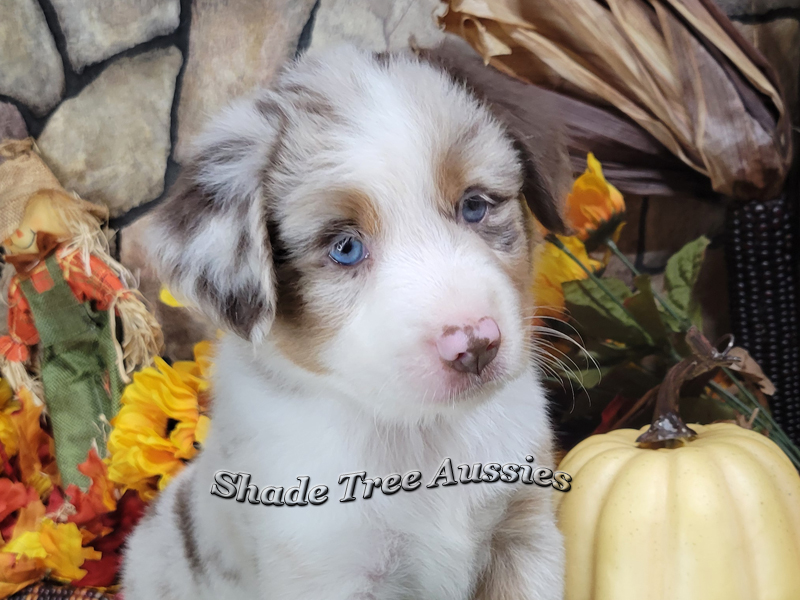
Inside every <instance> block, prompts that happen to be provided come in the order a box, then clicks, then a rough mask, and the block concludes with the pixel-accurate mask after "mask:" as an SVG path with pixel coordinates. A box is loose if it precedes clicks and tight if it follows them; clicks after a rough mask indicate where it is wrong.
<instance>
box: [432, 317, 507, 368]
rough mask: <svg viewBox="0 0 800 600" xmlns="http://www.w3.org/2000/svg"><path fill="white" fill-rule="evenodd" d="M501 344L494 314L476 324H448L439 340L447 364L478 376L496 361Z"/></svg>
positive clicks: (437, 345)
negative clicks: (492, 316)
mask: <svg viewBox="0 0 800 600" xmlns="http://www.w3.org/2000/svg"><path fill="white" fill-rule="evenodd" d="M499 347H500V328H499V327H498V326H497V323H496V322H495V320H494V319H492V318H491V317H484V318H482V319H481V320H480V321H478V323H477V324H476V325H461V326H457V327H456V326H450V327H445V328H444V331H443V332H442V335H441V336H440V337H439V339H438V340H437V341H436V348H437V349H438V350H439V356H440V357H441V358H442V361H444V363H445V364H447V365H448V366H450V367H451V368H453V369H455V370H456V371H461V372H462V373H475V374H476V375H480V374H481V371H483V369H484V367H486V365H488V364H489V363H490V362H492V360H494V357H495V356H497V349H498V348H499Z"/></svg>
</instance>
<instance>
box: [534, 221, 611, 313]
mask: <svg viewBox="0 0 800 600" xmlns="http://www.w3.org/2000/svg"><path fill="white" fill-rule="evenodd" d="M557 237H558V239H559V240H561V243H562V244H564V246H566V248H567V249H568V250H569V251H570V252H572V254H573V255H574V256H575V257H576V258H578V260H580V261H581V263H583V264H584V265H585V266H586V267H587V268H588V269H590V270H591V271H597V270H598V269H599V268H600V267H601V266H602V263H601V262H599V261H596V260H594V259H592V258H589V255H588V254H587V253H586V248H585V247H584V245H583V242H581V240H580V239H578V238H577V237H575V236H570V237H566V236H557ZM587 277H588V275H587V274H586V272H585V271H584V270H583V269H581V267H580V266H579V265H578V264H577V263H576V262H575V261H574V260H572V258H570V257H569V256H568V255H567V253H566V252H564V251H563V250H561V249H559V248H558V247H556V246H555V245H554V244H552V243H550V242H547V241H546V242H544V243H543V244H540V245H539V247H538V248H537V250H536V255H535V257H534V279H533V290H532V293H533V298H534V300H535V302H536V306H537V309H536V315H537V316H551V317H557V318H562V319H563V318H564V290H563V289H562V287H561V284H563V283H565V282H567V281H575V280H578V279H586V278H587Z"/></svg>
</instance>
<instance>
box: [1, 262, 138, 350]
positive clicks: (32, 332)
mask: <svg viewBox="0 0 800 600" xmlns="http://www.w3.org/2000/svg"><path fill="white" fill-rule="evenodd" d="M56 258H57V259H58V265H59V266H60V267H61V272H62V273H63V274H64V280H65V281H66V282H67V284H68V285H69V287H70V289H72V293H73V294H75V297H76V298H77V299H78V301H79V302H86V301H91V302H93V303H94V307H95V309H96V310H100V311H102V310H108V307H109V306H110V305H111V302H112V301H113V300H114V298H116V297H120V296H124V293H121V292H123V291H124V290H125V287H124V286H123V285H122V282H121V281H120V280H119V278H118V277H117V276H116V275H115V274H114V272H113V271H112V270H111V269H110V268H109V267H108V265H106V264H105V263H104V262H103V261H102V260H100V259H99V258H97V257H95V256H91V257H90V260H89V267H90V271H91V275H87V274H86V269H85V268H84V264H83V261H82V260H81V257H80V253H79V252H78V251H72V252H65V248H64V247H63V246H60V247H59V248H58V249H57V250H56ZM28 264H29V263H28ZM23 276H24V277H30V279H31V283H33V287H34V288H35V289H36V290H37V291H38V292H46V291H47V290H49V289H50V288H51V287H52V286H53V281H52V278H51V277H50V273H48V272H47V266H46V265H45V263H44V260H40V261H39V262H38V264H36V266H34V267H33V268H32V269H30V270H29V271H28V272H27V273H25V274H24V275H23ZM19 279H20V275H19V274H17V275H14V278H13V279H12V280H11V285H10V286H9V288H8V335H4V336H2V337H0V354H2V355H3V356H5V357H6V359H8V360H9V361H12V362H25V361H27V360H28V358H29V357H30V349H29V347H30V346H34V345H36V344H38V343H39V332H38V331H36V325H35V323H34V322H33V315H32V314H31V310H30V307H29V306H28V301H27V300H26V299H25V295H24V294H23V293H22V290H21V289H20V286H19Z"/></svg>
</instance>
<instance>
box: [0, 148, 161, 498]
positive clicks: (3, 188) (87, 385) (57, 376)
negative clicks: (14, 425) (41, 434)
mask: <svg viewBox="0 0 800 600" xmlns="http://www.w3.org/2000/svg"><path fill="white" fill-rule="evenodd" d="M107 216H108V211H107V209H105V207H102V206H99V205H97V204H93V203H91V202H86V201H84V200H81V199H79V198H78V197H77V196H74V195H72V194H69V193H67V191H66V190H65V189H64V188H63V187H62V186H61V185H60V184H59V182H58V180H57V179H56V178H55V176H54V175H53V174H52V173H51V172H50V170H49V169H48V168H47V166H46V165H45V164H44V162H43V161H42V160H41V158H39V155H38V154H37V153H36V152H35V150H34V147H33V141H32V140H31V139H27V140H11V141H6V142H3V143H0V243H2V247H3V250H4V254H5V262H6V263H7V266H6V271H7V272H6V273H5V274H4V275H5V276H4V280H7V285H8V335H6V336H2V337H0V371H2V375H3V377H4V378H5V379H6V380H7V381H8V383H9V384H10V385H11V387H12V388H14V389H15V390H16V391H19V390H20V389H21V388H23V387H25V388H27V389H28V390H29V391H30V392H31V394H32V395H33V397H34V399H35V401H37V402H41V401H42V400H43V401H44V404H45V405H46V408H47V412H48V414H49V417H50V422H51V425H52V430H53V438H54V440H55V454H56V463H57V465H58V470H59V473H60V475H61V480H62V485H63V487H64V488H66V487H67V486H68V485H69V484H73V483H74V484H77V485H78V487H79V488H81V489H83V490H84V491H85V490H86V489H87V488H88V485H89V483H90V481H89V478H88V477H86V476H84V475H83V474H81V473H80V472H79V471H78V469H77V466H78V465H79V464H81V463H82V462H84V461H85V460H86V456H87V453H88V451H89V449H90V448H92V447H93V446H94V447H96V448H97V451H98V453H99V454H100V456H101V457H102V456H104V455H105V453H106V443H105V439H106V435H107V431H108V427H109V421H110V420H111V419H112V418H113V417H114V415H115V414H116V413H117V411H118V410H119V398H120V395H121V394H122V388H123V385H124V384H125V383H127V382H128V381H130V378H129V374H130V373H132V372H133V371H134V370H135V369H136V368H137V367H139V366H141V365H144V364H149V363H150V362H151V360H152V357H153V356H155V355H156V354H157V353H158V352H159V351H160V350H161V345H162V335H161V329H160V327H159V325H158V323H157V321H156V320H155V318H154V317H153V316H152V315H151V314H150V313H149V312H148V311H147V309H146V308H145V306H144V304H143V303H142V300H141V299H140V296H139V295H138V293H137V292H136V291H134V290H131V289H128V286H127V285H126V282H127V281H130V277H131V276H130V273H129V272H128V271H127V270H126V269H125V268H124V267H123V266H122V265H120V264H119V263H118V262H117V261H115V260H114V259H113V258H112V257H111V256H110V255H109V253H108V243H107V239H106V237H105V236H104V234H103V231H102V228H101V226H102V224H103V222H104V221H105V220H106V218H107ZM9 277H10V281H8V279H9ZM118 319H119V322H120V323H121V328H122V336H121V340H122V341H121V343H120V342H119V341H118V339H117V335H116V328H117V320H118Z"/></svg>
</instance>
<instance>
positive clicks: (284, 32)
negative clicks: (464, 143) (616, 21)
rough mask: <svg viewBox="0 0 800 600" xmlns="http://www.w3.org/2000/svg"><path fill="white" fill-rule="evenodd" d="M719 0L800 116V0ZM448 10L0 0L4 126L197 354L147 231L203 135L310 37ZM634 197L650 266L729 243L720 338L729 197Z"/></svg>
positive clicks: (174, 341) (419, 26)
mask: <svg viewBox="0 0 800 600" xmlns="http://www.w3.org/2000/svg"><path fill="white" fill-rule="evenodd" d="M719 1H720V5H721V6H722V8H723V9H724V10H725V11H726V12H727V13H728V14H729V15H731V18H732V19H733V20H734V22H736V23H737V26H738V27H739V28H740V30H741V31H742V32H743V33H744V34H745V36H746V37H748V39H750V40H751V41H752V42H753V43H754V44H755V45H756V46H757V47H758V48H759V49H761V50H762V52H763V53H764V54H765V56H766V57H767V58H768V59H769V60H770V61H771V62H772V63H773V64H774V65H775V67H776V69H777V71H778V73H779V76H780V78H781V81H782V82H783V85H784V87H785V89H786V90H787V96H788V99H789V105H790V107H791V109H792V111H793V114H794V115H795V116H797V114H798V108H800V107H798V72H799V71H800V20H798V19H799V18H800V0H719ZM441 8H442V5H441V4H440V2H439V0H113V1H112V0H0V123H3V124H4V125H3V126H4V127H6V128H7V129H8V131H6V132H2V131H0V135H4V134H5V135H9V134H11V135H13V136H14V137H22V136H23V135H25V131H26V130H27V132H29V133H30V134H31V135H33V136H34V137H35V138H36V139H37V143H38V145H39V147H40V149H41V151H42V153H43V155H44V157H45V159H46V160H47V162H48V163H49V164H50V166H51V168H52V169H53V170H54V172H55V173H56V174H57V175H58V176H59V178H60V179H61V181H62V182H63V183H64V185H65V186H66V187H68V188H71V189H74V190H75V191H76V192H78V193H79V194H81V196H83V197H84V198H86V199H88V200H91V201H94V202H101V203H104V204H106V205H108V206H109V208H110V210H111V214H112V220H111V226H112V229H114V230H116V231H118V235H117V242H118V243H117V249H118V252H119V254H120V256H121V259H122V260H123V262H124V263H126V264H127V265H128V266H130V267H131V268H132V269H134V270H135V271H137V272H138V273H139V275H140V279H141V288H142V291H143V292H144V293H145V295H146V296H147V297H148V298H149V299H150V300H151V301H152V302H153V305H154V306H155V307H156V311H157V314H158V316H159V318H160V319H161V321H162V322H163V323H164V326H165V329H166V330H167V331H166V333H167V340H168V349H167V354H168V356H170V357H172V358H184V357H187V356H188V355H189V354H190V351H191V344H192V343H193V342H194V341H195V340H196V339H198V338H200V337H204V336H208V335H213V331H211V330H210V328H209V327H208V324H207V323H204V322H201V321H198V320H197V319H196V318H195V317H191V316H189V315H188V314H187V313H186V311H185V310H183V309H175V308H169V307H166V306H164V305H163V304H160V303H158V302H157V301H156V297H157V293H158V283H157V282H156V281H155V279H154V278H153V274H152V273H151V272H150V271H149V270H148V269H147V265H146V263H145V262H144V260H143V252H142V248H141V247H140V246H139V245H138V240H139V239H140V235H139V232H140V231H141V229H142V228H143V227H144V226H145V225H146V218H147V217H146V214H147V212H148V210H149V209H150V208H151V207H153V206H154V205H155V204H157V203H158V201H159V200H160V199H161V198H162V197H163V195H164V193H165V190H167V189H168V188H169V186H170V185H171V183H172V182H173V181H174V180H175V177H176V175H177V173H178V171H179V169H180V163H181V161H182V160H184V159H185V157H186V155H187V152H188V148H189V144H190V143H191V140H192V137H193V136H194V135H195V134H196V133H197V132H198V131H199V130H200V128H201V127H202V125H203V123H204V121H205V120H206V119H207V118H208V116H209V115H211V114H213V113H214V112H215V111H217V110H218V109H219V108H220V107H222V106H223V105H224V104H226V103H227V102H228V101H229V100H230V99H231V98H233V97H236V96H239V95H241V94H243V93H246V92H248V91H249V90H251V89H253V88H255V87H257V86H262V85H265V84H267V83H269V82H270V80H271V79H272V77H274V75H275V73H276V71H277V70H278V69H279V68H280V66H281V65H282V64H283V63H284V62H285V61H286V60H288V59H290V58H291V57H293V56H294V55H296V54H297V53H298V52H301V51H303V50H304V49H306V48H308V47H312V48H322V47H325V46H330V45H333V44H336V43H339V42H342V41H345V40H347V41H354V42H356V43H358V44H359V45H361V46H363V47H366V48H368V49H371V50H376V51H384V50H393V49H398V48H400V47H403V46H406V45H408V44H409V43H410V41H411V40H413V41H414V43H415V44H416V45H419V46H427V45H432V44H434V43H436V42H437V41H438V40H439V39H440V37H441V35H442V34H441V33H440V32H439V30H438V29H437V28H436V27H435V25H434V18H433V13H434V11H438V10H441ZM3 115H5V117H3ZM795 122H797V119H795ZM627 200H628V204H629V224H628V226H627V228H626V230H625V233H624V236H623V239H622V242H621V245H622V246H623V247H624V249H625V250H626V252H628V253H629V255H630V256H631V257H632V258H635V259H636V260H637V262H638V264H639V266H640V267H643V269H644V270H647V271H649V272H654V273H658V272H659V271H660V270H662V269H663V266H664V262H665V260H666V257H667V256H669V255H670V254H671V253H672V252H674V251H675V250H676V249H677V248H679V247H680V246H682V245H683V244H684V243H686V242H687V241H689V240H691V239H693V238H695V237H697V236H698V235H700V234H706V235H709V236H710V237H711V238H712V239H713V240H714V241H715V245H714V246H713V247H712V250H711V252H710V258H709V265H708V266H707V268H706V269H705V271H704V275H703V277H704V285H703V295H704V297H705V299H706V301H705V305H706V306H707V307H708V311H707V315H708V317H709V323H710V331H709V335H711V336H714V335H716V334H717V333H722V332H725V331H726V330H727V319H726V316H725V314H724V310H721V309H722V308H724V307H725V306H727V299H726V295H725V294H726V291H725V277H724V266H723V263H722V260H721V249H720V248H721V243H720V241H721V236H722V234H723V233H724V231H723V227H724V208H723V207H721V206H717V205H710V204H706V203H702V202H699V201H697V200H695V199H692V198H678V199H676V198H648V199H642V198H628V199H627ZM612 268H613V265H612ZM0 321H2V319H0Z"/></svg>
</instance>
